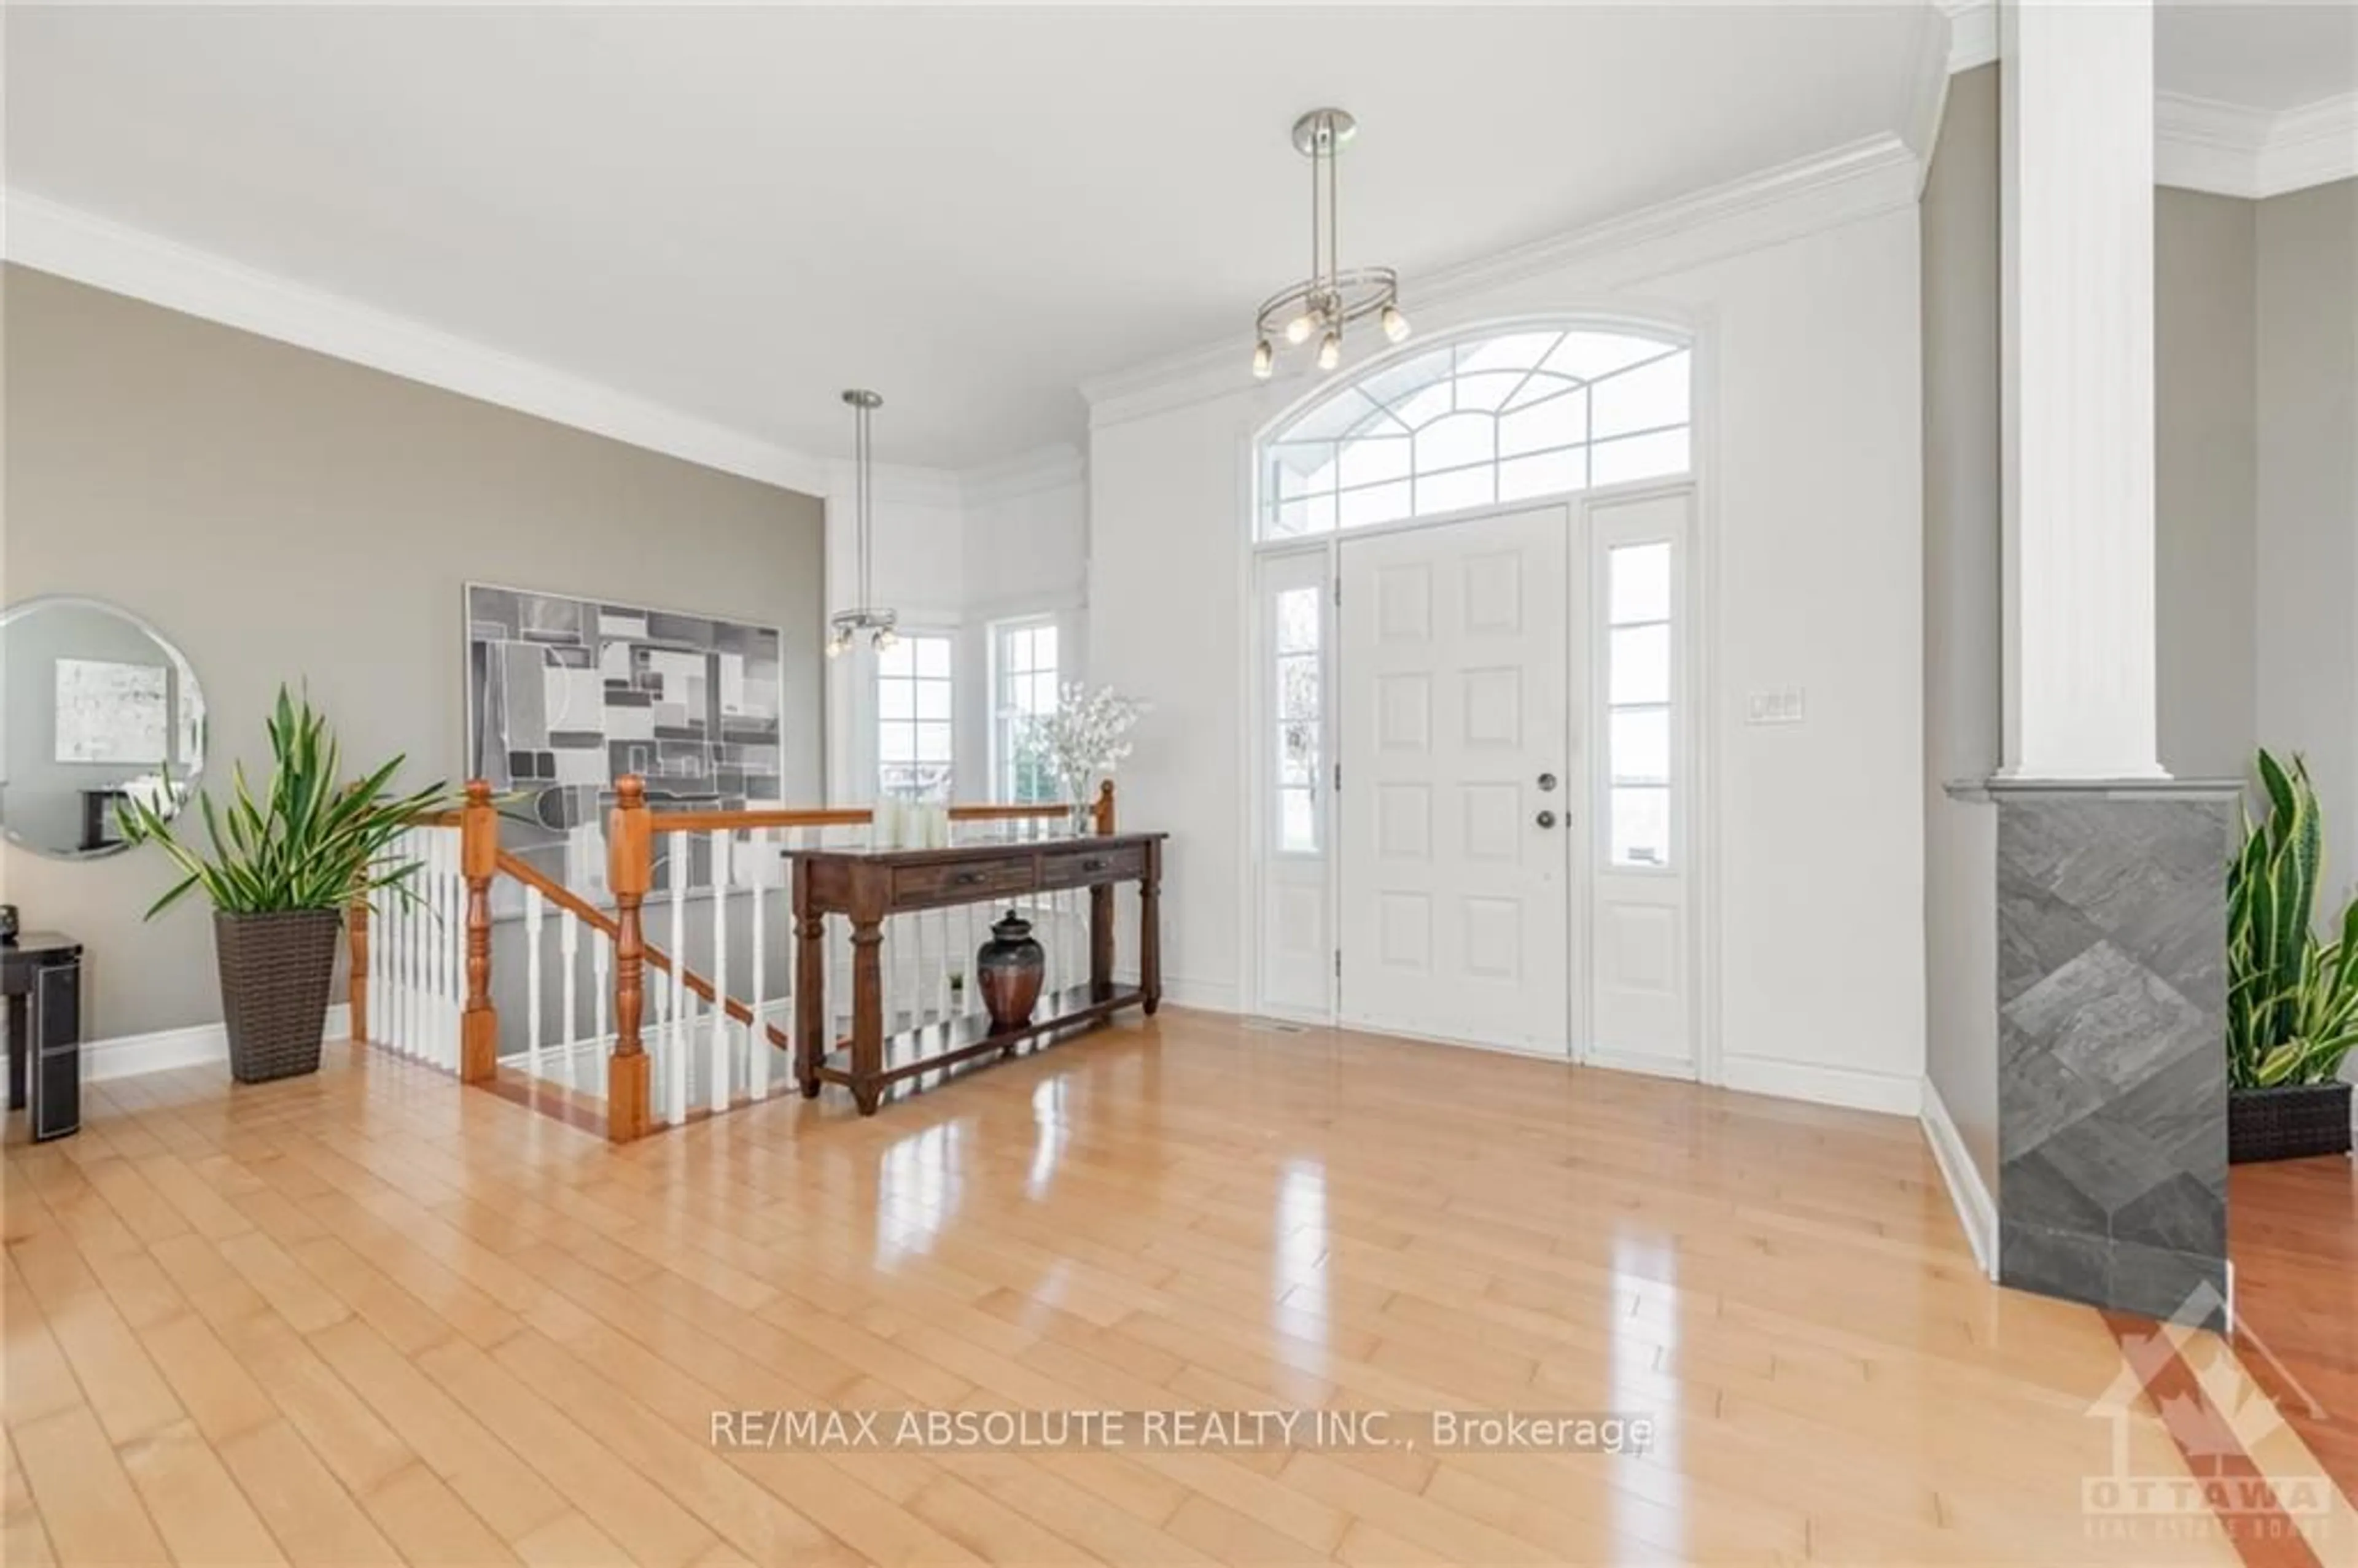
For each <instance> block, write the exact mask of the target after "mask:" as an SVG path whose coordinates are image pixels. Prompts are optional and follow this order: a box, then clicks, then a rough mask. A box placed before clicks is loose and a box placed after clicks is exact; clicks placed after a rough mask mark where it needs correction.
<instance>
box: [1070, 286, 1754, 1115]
mask: <svg viewBox="0 0 2358 1568" xmlns="http://www.w3.org/2000/svg"><path fill="white" fill-rule="evenodd" d="M1568 325H1583V326H1594V327H1598V328H1603V329H1607V330H1609V329H1612V328H1615V327H1621V328H1627V329H1631V330H1639V331H1646V332H1653V333H1660V332H1664V331H1671V332H1676V333H1679V334H1682V335H1683V336H1684V337H1685V339H1686V340H1687V342H1688V345H1689V347H1690V348H1691V350H1692V351H1693V356H1694V357H1693V370H1692V371H1691V373H1690V377H1689V382H1688V387H1689V395H1690V396H1691V397H1692V399H1693V409H1692V421H1691V426H1692V429H1693V435H1692V436H1691V437H1690V438H1689V443H1690V444H1689V447H1688V452H1689V457H1690V462H1689V465H1688V470H1687V472H1686V473H1685V474H1684V475H1682V476H1681V477H1679V478H1677V479H1673V480H1644V481H1636V482H1633V483H1629V484H1623V485H1611V486H1605V487H1601V488H1599V489H1595V490H1586V491H1574V492H1567V493H1564V494H1563V495H1557V496H1532V497H1529V498H1527V499H1526V500H1525V501H1523V502H1522V503H1519V504H1523V505H1534V506H1536V505H1545V504H1548V503H1551V502H1556V501H1561V502H1563V503H1566V504H1567V505H1569V506H1571V507H1573V508H1574V525H1575V526H1577V525H1578V524H1579V516H1580V514H1581V513H1582V511H1583V510H1584V509H1585V508H1586V507H1587V506H1589V505H1591V504H1593V503H1598V502H1604V501H1613V500H1618V499H1631V498H1636V497H1640V496H1645V495H1650V494H1658V493H1662V492H1671V491H1676V490H1682V489H1684V490H1690V491H1692V492H1693V506H1692V511H1691V514H1690V518H1689V523H1690V526H1691V529H1692V534H1691V536H1690V540H1689V549H1690V552H1691V553H1690V559H1689V568H1690V569H1689V570H1688V572H1687V574H1686V602H1685V603H1684V604H1683V605H1682V606H1681V607H1680V609H1681V611H1682V614H1683V615H1684V618H1685V625H1684V626H1683V628H1682V633H1681V637H1680V647H1681V651H1682V654H1684V656H1685V658H1686V660H1687V668H1688V669H1689V671H1691V672H1692V676H1691V680H1690V682H1689V689H1688V692H1687V697H1688V701H1689V704H1690V706H1691V708H1692V709H1693V713H1692V717H1691V719H1690V722H1691V724H1692V726H1693V729H1692V735H1693V764H1692V768H1691V774H1692V777H1693V785H1692V786H1691V787H1692V790H1693V801H1692V805H1691V806H1690V808H1689V813H1688V829H1687V830H1688V837H1689V843H1690V846H1691V856H1692V876H1693V881H1691V882H1690V883H1689V886H1688V909H1687V932H1686V939H1687V957H1688V961H1689V962H1690V964H1691V965H1692V966H1693V968H1692V969H1691V970H1690V973H1691V974H1692V975H1693V981H1694V983H1693V1010H1692V1012H1691V1014H1690V1017H1689V1021H1688V1032H1689V1036H1690V1043H1691V1044H1692V1047H1693V1060H1694V1078H1695V1081H1696V1082H1698V1083H1703V1084H1711V1085H1719V1084H1723V1083H1725V1079H1726V1066H1725V1048H1724V1041H1725V1025H1724V1022H1723V1018H1722V1009H1721V996H1722V990H1723V984H1722V953H1723V951H1724V948H1725V933H1724V932H1723V931H1722V930H1721V928H1720V919H1719V913H1720V882H1721V856H1720V838H1721V834H1720V825H1721V823H1722V821H1723V820H1724V817H1723V815H1722V812H1721V808H1720V787H1719V772H1720V770H1719V765H1718V753H1719V746H1720V740H1721V736H1720V730H1721V728H1722V717H1723V715H1722V707H1723V704H1722V702H1721V692H1720V686H1721V679H1722V677H1721V674H1720V665H1721V658H1720V648H1719V633H1720V628H1719V614H1718V611H1719V598H1720V589H1719V576H1720V552H1719V496H1718V487H1717V485H1716V484H1714V482H1713V476H1714V475H1715V474H1716V473H1717V472H1718V471H1719V462H1718V447H1719V374H1720V348H1719V331H1718V319H1717V313H1716V312H1715V311H1714V310H1713V309H1711V308H1708V307H1704V308H1690V309H1684V310H1671V309H1663V308H1647V307H1638V308H1631V307H1629V306H1628V305H1626V304H1615V303H1613V302H1609V301H1596V302H1590V303H1579V302H1574V303H1568V304H1566V305H1565V306H1564V307H1563V308H1560V309H1553V310H1544V311H1520V312H1514V313H1510V314H1508V315H1504V316H1499V317H1497V318H1495V319H1489V318H1486V319H1482V320H1479V321H1467V322H1453V323H1451V326H1450V330H1449V334H1448V335H1449V336H1450V337H1452V338H1455V337H1460V336H1469V335H1472V334H1473V333H1475V332H1476V331H1479V330H1496V331H1502V332H1503V331H1511V330H1515V329H1516V328H1518V327H1546V326H1555V327H1563V326H1568ZM1420 346H1421V345H1419V344H1418V343H1416V342H1415V341H1413V340H1412V341H1411V342H1410V343H1409V344H1408V345H1406V346H1404V347H1403V348H1402V349H1401V350H1398V351H1395V353H1396V354H1403V353H1408V352H1413V351H1415V350H1416V349H1417V348H1418V347H1420ZM1387 357H1390V356H1384V357H1379V358H1378V359H1377V360H1374V361H1371V362H1369V363H1368V365H1364V366H1359V367H1357V370H1358V372H1359V373H1366V372H1367V371H1368V370H1369V369H1372V368H1374V367H1375V366H1377V365H1379V364H1381V363H1383V362H1385V358H1387ZM1321 390H1322V389H1321V388H1320V387H1312V388H1310V389H1308V390H1306V391H1305V394H1304V395H1303V396H1302V397H1299V398H1296V399H1294V400H1293V401H1292V402H1289V403H1288V404H1286V405H1285V406H1283V407H1282V408H1279V409H1276V410H1274V411H1273V412H1269V413H1266V414H1264V415H1263V416H1261V417H1260V418H1258V419H1252V418H1243V419H1239V420H1238V423H1237V426H1236V434H1235V447H1234V451H1235V453H1236V486H1237V489H1236V512H1235V514H1234V515H1235V516H1236V518H1237V525H1238V528H1239V529H1241V530H1242V533H1243V535H1244V541H1245V548H1244V549H1243V550H1241V551H1239V552H1238V561H1237V580H1236V591H1237V595H1238V600H1237V602H1238V604H1239V605H1240V606H1242V607H1243V616H1244V623H1245V635H1244V636H1242V637H1240V638H1238V640H1237V672H1236V676H1237V687H1236V690H1237V712H1238V714H1240V715H1242V716H1243V721H1244V723H1245V724H1246V725H1247V727H1248V734H1247V736H1246V743H1245V746H1244V749H1243V750H1244V762H1245V769H1246V773H1247V780H1246V786H1245V788H1246V797H1247V799H1246V813H1245V831H1244V832H1243V833H1241V834H1239V835H1238V853H1237V862H1238V863H1237V881H1238V921H1237V970H1236V972H1237V975H1238V988H1237V998H1236V1004H1237V1007H1238V1011H1242V1012H1245V1013H1252V1014H1260V1013H1269V1012H1270V1011H1271V1010H1270V1009H1269V1008H1268V1006H1267V1004H1266V999H1265V998H1264V997H1263V996H1262V994H1261V992H1262V988H1261V968H1260V952H1261V949H1262V945H1263V944H1262V936H1263V927H1264V925H1265V924H1266V922H1265V919H1264V914H1265V904H1266V899H1265V897H1264V888H1263V884H1262V871H1263V867H1264V863H1265V859H1266V850H1265V848H1264V846H1265V844H1266V842H1267V834H1268V832H1269V806H1270V801H1269V795H1270V792H1269V790H1268V789H1267V788H1266V787H1264V786H1265V784H1266V782H1267V773H1268V769H1269V766H1270V756H1269V751H1270V735H1271V724H1270V723H1269V722H1267V720H1268V719H1269V717H1270V715H1269V697H1268V694H1267V693H1266V692H1265V691H1263V690H1262V687H1264V686H1265V685H1266V684H1267V683H1266V682H1265V681H1263V680H1262V679H1261V678H1260V677H1261V672H1262V669H1263V666H1264V663H1265V660H1266V657H1267V650H1266V648H1265V647H1264V646H1263V639H1262V635H1261V630H1260V619H1261V618H1260V605H1259V601H1258V597H1257V596H1258V594H1259V592H1260V562H1261V559H1262V557H1265V556H1271V555H1282V554H1288V553H1296V552H1310V551H1323V552H1324V553H1325V557H1326V572H1327V579H1328V581H1329V582H1330V583H1331V582H1332V581H1333V580H1334V578H1335V575H1336V572H1337V570H1338V569H1339V567H1340V558H1339V555H1338V552H1339V549H1340V547H1341V541H1342V531H1341V530H1336V531H1333V532H1329V533H1327V534H1325V535H1314V536H1310V537H1305V538H1293V539H1270V540H1263V539H1261V538H1260V536H1259V535H1260V445H1261V442H1262V441H1263V440H1264V439H1266V438H1268V436H1269V434H1270V433H1271V431H1272V430H1275V429H1277V428H1278V427H1281V426H1282V425H1283V424H1284V423H1285V422H1286V421H1287V420H1289V419H1290V418H1292V417H1293V415H1294V414H1295V413H1296V412H1297V411H1298V410H1299V408H1300V407H1301V406H1303V404H1305V403H1307V402H1309V401H1311V400H1312V399H1314V398H1315V397H1316V396H1318V395H1320V391H1321ZM1092 417H1093V418H1094V413H1093V414H1092ZM1491 510H1495V508H1475V509H1472V510H1471V511H1467V512H1450V513H1435V514H1432V515H1430V516H1425V517H1417V518H1411V519H1407V520H1405V521H1402V522H1399V523H1390V524H1379V525H1377V526H1374V527H1368V528H1355V529H1352V530H1351V531H1350V532H1351V534H1352V535H1353V536H1354V537H1373V536H1375V535H1379V534H1382V533H1387V532H1393V531H1398V530H1402V529H1409V528H1424V527H1445V526H1447V525H1448V524H1451V523H1455V522H1461V521H1463V520H1465V518H1466V517H1467V516H1469V515H1482V514H1485V513H1487V512H1488V511H1491ZM1583 547H1584V548H1585V536H1584V540H1583ZM1594 631H1595V628H1591V632H1592V634H1593V633H1594ZM1324 679H1325V689H1324V691H1323V693H1322V697H1323V700H1324V701H1325V704H1326V707H1325V709H1324V711H1325V713H1327V714H1329V715H1331V714H1332V713H1333V710H1334V685H1335V676H1334V669H1333V665H1332V661H1331V660H1330V661H1328V662H1327V664H1326V666H1325V671H1324ZM1332 745H1333V742H1332V738H1331V736H1330V737H1329V739H1328V746H1329V752H1328V754H1327V757H1326V761H1327V762H1329V763H1331V762H1332ZM1332 807H1333V792H1332V791H1331V790H1329V791H1328V792H1327V795H1326V798H1325V804H1324V806H1322V810H1323V811H1325V812H1328V813H1331V811H1332ZM1322 827H1323V828H1324V829H1325V838H1324V839H1323V842H1324V843H1325V845H1326V846H1327V857H1326V860H1327V864H1326V888H1327V901H1328V903H1327V917H1328V923H1329V927H1330V930H1331V929H1332V928H1333V920H1334V913H1335V908H1334V900H1335V898H1336V886H1337V884H1338V881H1339V879H1340V875H1341V871H1340V867H1339V864H1338V862H1337V860H1336V857H1335V855H1334V853H1333V849H1334V833H1333V828H1332V824H1331V822H1327V823H1322ZM1583 961H1584V962H1586V961H1587V960H1586V959H1585V958H1584V960H1583ZM1273 1015H1274V1016H1281V1017H1286V1018H1291V1019H1296V1020H1299V1021H1302V1022H1314V1023H1324V1024H1329V1025H1331V1024H1333V1023H1334V1022H1336V1008H1335V989H1334V977H1333V974H1332V972H1331V969H1330V972H1329V974H1328V977H1327V989H1326V1008H1325V1012H1324V1014H1323V1016H1322V1015H1310V1014H1303V1013H1301V1012H1299V1011H1282V1010H1281V1011H1277V1012H1276V1013H1275V1014H1273ZM1591 1061H1592V1064H1593V1065H1597V1066H1617V1065H1621V1064H1619V1063H1617V1062H1616V1061H1614V1060H1613V1059H1612V1058H1611V1057H1610V1056H1608V1055H1598V1056H1595V1057H1593V1058H1591Z"/></svg>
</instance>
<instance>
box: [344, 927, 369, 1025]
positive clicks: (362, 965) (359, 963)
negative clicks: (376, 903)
mask: <svg viewBox="0 0 2358 1568" xmlns="http://www.w3.org/2000/svg"><path fill="white" fill-rule="evenodd" d="M344 941H345V945H346V946H348V947H349V948H350V949H351V955H352V991H351V997H352V1029H351V1033H352V1038H353V1039H355V1040H366V1039H367V1038H368V1037H369V998H368V993H369V906H368V894H366V893H362V894H361V896H360V897H358V898H356V899H354V900H352V912H351V913H350V914H347V915H346V916H345V917H344Z"/></svg>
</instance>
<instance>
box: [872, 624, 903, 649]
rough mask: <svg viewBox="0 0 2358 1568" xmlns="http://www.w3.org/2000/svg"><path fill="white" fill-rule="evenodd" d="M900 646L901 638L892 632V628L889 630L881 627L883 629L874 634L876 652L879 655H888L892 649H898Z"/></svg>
mask: <svg viewBox="0 0 2358 1568" xmlns="http://www.w3.org/2000/svg"><path fill="white" fill-rule="evenodd" d="M900 645H901V637H900V634H899V633H896V632H894V631H893V630H892V628H891V627H890V626H886V627H883V628H882V629H881V630H879V631H878V632H877V633H876V651H877V652H878V653H880V654H889V653H891V652H892V650H893V649H894V648H897V647H899V646H900Z"/></svg>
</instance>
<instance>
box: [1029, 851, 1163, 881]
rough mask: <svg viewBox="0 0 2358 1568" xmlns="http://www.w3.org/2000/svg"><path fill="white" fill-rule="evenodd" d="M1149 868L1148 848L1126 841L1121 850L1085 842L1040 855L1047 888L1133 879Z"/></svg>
mask: <svg viewBox="0 0 2358 1568" xmlns="http://www.w3.org/2000/svg"><path fill="white" fill-rule="evenodd" d="M1145 871H1146V849H1145V846H1143V845H1141V844H1125V845H1122V846H1121V847H1120V848H1118V849H1090V848H1088V847H1087V846H1083V845H1076V846H1074V847H1073V848H1071V849H1047V850H1043V851H1042V852H1041V855H1040V885H1041V886H1042V887H1044V888H1076V887H1088V886H1091V885H1093V884H1095V883H1098V882H1113V881H1134V880H1135V879H1136V878H1138V877H1140V876H1141V875H1143V874H1144V872H1145Z"/></svg>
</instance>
